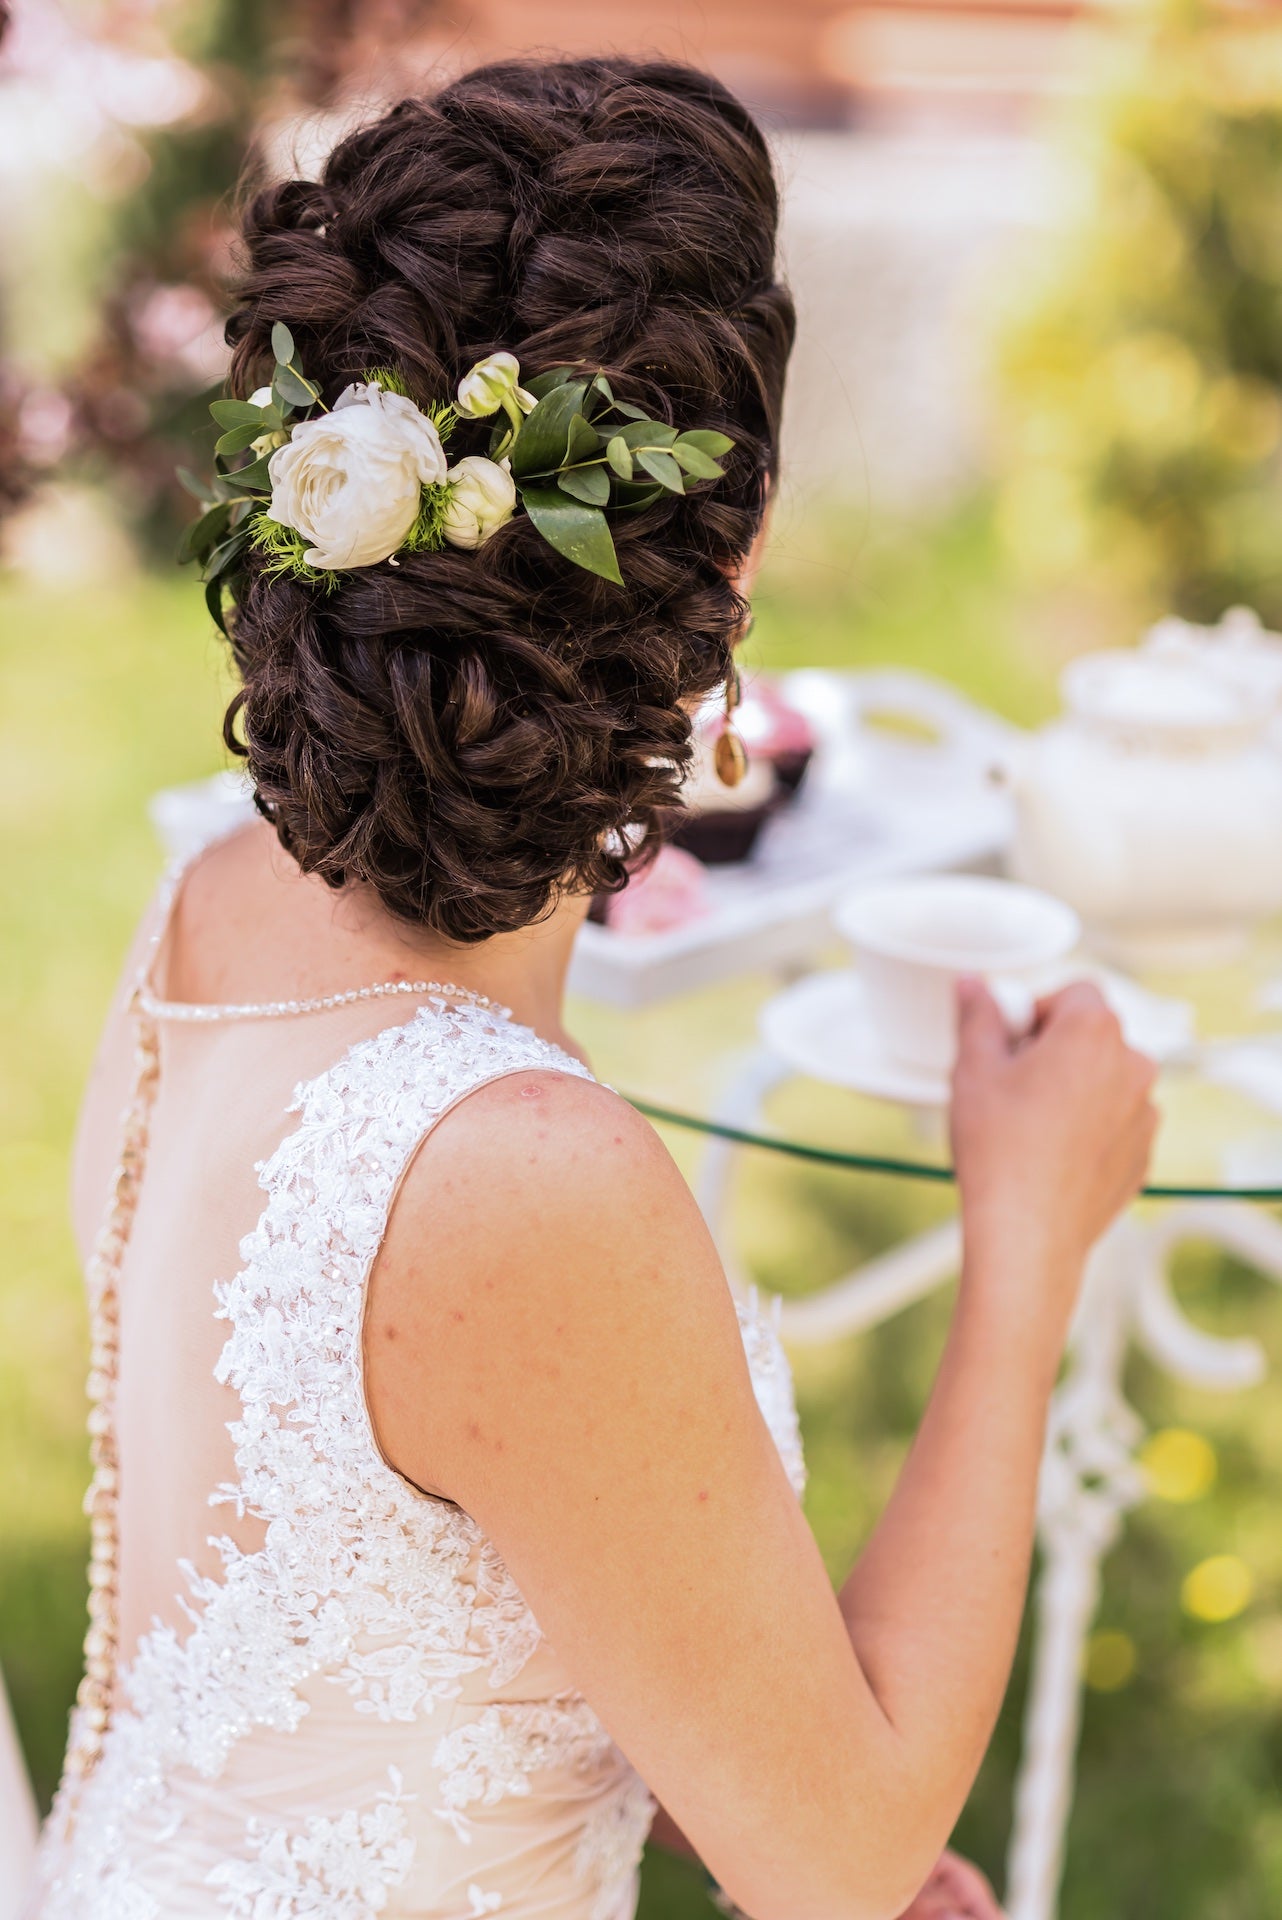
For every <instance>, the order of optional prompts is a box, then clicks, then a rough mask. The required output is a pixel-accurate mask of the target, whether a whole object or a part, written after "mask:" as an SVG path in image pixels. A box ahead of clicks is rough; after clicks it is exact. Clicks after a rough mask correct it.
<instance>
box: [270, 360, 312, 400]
mask: <svg viewBox="0 0 1282 1920" xmlns="http://www.w3.org/2000/svg"><path fill="white" fill-rule="evenodd" d="M272 393H273V394H274V396H275V398H276V400H277V401H278V402H279V404H280V405H281V406H282V407H313V406H315V404H316V402H317V401H318V400H319V399H320V388H319V387H314V386H313V385H312V383H311V381H310V380H304V378H303V376H302V374H301V373H299V371H298V369H297V368H296V367H284V366H278V367H277V369H276V374H275V378H274V379H273V380H272Z"/></svg>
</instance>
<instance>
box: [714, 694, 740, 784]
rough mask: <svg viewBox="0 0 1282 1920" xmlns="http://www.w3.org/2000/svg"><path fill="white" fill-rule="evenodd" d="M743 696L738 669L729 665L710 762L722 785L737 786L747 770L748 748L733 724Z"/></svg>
mask: <svg viewBox="0 0 1282 1920" xmlns="http://www.w3.org/2000/svg"><path fill="white" fill-rule="evenodd" d="M742 698H743V689H742V687H741V686H740V684H739V669H738V667H731V669H730V671H729V673H728V674H727V675H726V718H725V724H724V726H723V727H722V729H721V731H720V733H719V734H718V735H717V744H716V746H715V747H714V748H713V750H712V764H713V767H714V768H715V769H716V775H717V778H718V780H719V781H720V782H721V784H722V786H723V787H737V786H738V785H739V782H740V781H741V780H742V779H743V777H744V775H745V774H746V773H747V771H748V749H747V748H746V747H745V746H744V744H743V737H742V735H741V734H740V733H739V731H738V729H737V728H736V726H735V724H734V710H735V708H736V707H737V706H738V705H739V702H740V701H741V700H742Z"/></svg>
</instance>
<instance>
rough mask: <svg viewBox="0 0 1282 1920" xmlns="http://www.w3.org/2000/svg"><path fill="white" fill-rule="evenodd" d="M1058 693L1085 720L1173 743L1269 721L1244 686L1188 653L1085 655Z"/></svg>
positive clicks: (1247, 730)
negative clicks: (1192, 658)
mask: <svg viewBox="0 0 1282 1920" xmlns="http://www.w3.org/2000/svg"><path fill="white" fill-rule="evenodd" d="M1060 690H1061V692H1062V693H1063V696H1064V703H1065V705H1066V706H1067V707H1068V708H1069V710H1070V712H1072V713H1074V714H1076V715H1077V716H1078V717H1079V718H1080V719H1083V720H1086V721H1089V722H1091V723H1092V724H1093V725H1095V726H1099V727H1105V728H1107V729H1108V730H1109V731H1110V732H1116V733H1126V734H1131V735H1149V736H1151V737H1155V738H1157V739H1160V740H1162V741H1164V742H1167V743H1170V744H1174V743H1175V742H1177V741H1187V742H1189V743H1190V744H1198V745H1200V744H1209V743H1210V742H1212V741H1213V740H1214V739H1215V738H1216V737H1217V736H1219V737H1226V736H1233V735H1238V736H1241V735H1243V734H1254V733H1258V732H1261V731H1262V730H1263V726H1264V723H1265V719H1266V718H1267V716H1262V715H1261V714H1260V712H1259V709H1258V705H1257V703H1255V702H1253V701H1252V700H1251V699H1250V698H1249V696H1248V694H1247V692H1246V690H1245V689H1244V688H1242V687H1239V686H1235V685H1233V684H1232V683H1230V682H1229V681H1227V680H1225V679H1224V678H1222V677H1221V676H1220V675H1218V674H1216V673H1214V672H1212V671H1210V670H1209V669H1208V668H1206V667H1204V666H1203V665H1202V664H1201V663H1200V662H1198V661H1194V660H1191V659H1189V658H1188V657H1187V656H1185V655H1178V656H1172V655H1170V654H1164V653H1160V652H1147V651H1146V652H1143V653H1134V652H1129V651H1127V650H1125V649H1123V648H1115V649H1111V650H1108V651H1105V652H1101V653H1086V654H1082V655H1081V656H1080V658H1078V659H1076V660H1072V661H1070V662H1069V664H1068V666H1067V667H1066V668H1065V669H1064V672H1063V675H1062V676H1061V680H1060Z"/></svg>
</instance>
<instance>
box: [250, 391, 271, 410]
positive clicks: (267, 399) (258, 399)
mask: <svg viewBox="0 0 1282 1920" xmlns="http://www.w3.org/2000/svg"><path fill="white" fill-rule="evenodd" d="M271 403H272V390H271V388H270V387H255V388H254V391H253V392H252V393H251V394H250V396H249V404H250V406H251V407H270V405H271Z"/></svg>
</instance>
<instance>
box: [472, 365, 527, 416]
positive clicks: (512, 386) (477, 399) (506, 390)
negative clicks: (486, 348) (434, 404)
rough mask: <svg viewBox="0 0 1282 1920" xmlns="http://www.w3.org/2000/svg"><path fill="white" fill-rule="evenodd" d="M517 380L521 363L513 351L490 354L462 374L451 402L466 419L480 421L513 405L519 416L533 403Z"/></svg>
mask: <svg viewBox="0 0 1282 1920" xmlns="http://www.w3.org/2000/svg"><path fill="white" fill-rule="evenodd" d="M520 379H521V363H520V361H519V360H518V359H517V357H516V355H515V354H514V353H492V354H491V355H490V356H489V358H488V359H487V360H478V361H477V363H476V365H475V366H474V367H473V368H472V371H471V372H470V373H465V374H464V375H463V378H462V379H461V380H460V381H459V383H458V398H457V399H456V401H455V402H454V404H455V406H456V407H457V408H458V410H459V412H460V413H465V414H466V415H467V416H468V418H469V419H470V420H482V419H484V418H485V417H486V416H487V415H488V414H491V413H497V412H498V410H499V408H500V407H502V408H503V409H504V411H505V412H507V413H509V414H510V413H511V412H512V409H513V404H515V406H516V408H517V409H518V414H517V418H518V419H519V418H520V415H521V414H522V413H532V412H533V411H534V408H535V406H536V405H537V402H536V400H535V398H534V395H533V394H532V393H527V392H526V391H525V388H524V387H523V386H521V385H520Z"/></svg>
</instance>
